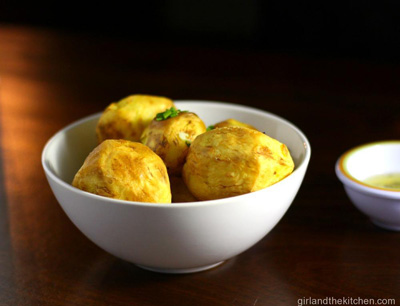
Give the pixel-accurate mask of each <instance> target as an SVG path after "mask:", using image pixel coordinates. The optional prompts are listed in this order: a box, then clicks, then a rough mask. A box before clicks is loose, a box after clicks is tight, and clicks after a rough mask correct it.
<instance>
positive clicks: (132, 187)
mask: <svg viewBox="0 0 400 306" xmlns="http://www.w3.org/2000/svg"><path fill="white" fill-rule="evenodd" d="M72 185H73V186H75V187H77V188H79V189H81V190H84V191H87V192H91V193H94V194H97V195H101V196H105V197H109V198H114V199H120V200H127V201H138V202H150V203H171V189H170V182H169V177H168V173H167V169H166V167H165V165H164V163H163V161H162V160H161V158H160V157H159V156H158V155H157V154H155V153H154V152H153V151H152V150H150V149H149V148H148V147H146V146H145V145H143V144H141V143H139V142H131V141H128V140H112V139H109V140H105V141H103V142H102V143H101V144H100V145H98V146H97V147H96V148H95V149H94V150H93V151H92V152H91V153H90V154H89V156H88V157H87V158H86V160H85V162H84V164H83V166H82V167H81V168H80V169H79V171H78V172H77V173H76V175H75V178H74V180H73V182H72Z"/></svg>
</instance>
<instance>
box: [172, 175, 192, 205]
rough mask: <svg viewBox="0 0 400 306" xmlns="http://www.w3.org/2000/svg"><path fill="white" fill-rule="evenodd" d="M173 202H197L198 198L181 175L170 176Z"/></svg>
mask: <svg viewBox="0 0 400 306" xmlns="http://www.w3.org/2000/svg"><path fill="white" fill-rule="evenodd" d="M169 181H170V183H171V193H172V203H181V202H196V201H197V199H196V198H195V197H194V196H193V195H192V194H191V193H190V191H189V189H188V188H187V187H186V184H185V182H184V181H183V179H182V177H180V176H170V177H169Z"/></svg>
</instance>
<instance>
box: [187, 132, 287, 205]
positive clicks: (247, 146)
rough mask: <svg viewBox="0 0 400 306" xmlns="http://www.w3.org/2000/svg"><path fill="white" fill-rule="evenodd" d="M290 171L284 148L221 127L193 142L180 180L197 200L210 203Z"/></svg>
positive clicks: (269, 140)
mask: <svg viewBox="0 0 400 306" xmlns="http://www.w3.org/2000/svg"><path fill="white" fill-rule="evenodd" d="M293 168H294V163H293V160H292V158H291V156H290V153H289V150H288V149H287V147H286V145H284V144H282V143H280V142H279V141H277V140H275V139H273V138H271V137H269V136H267V135H265V134H263V133H261V132H259V131H255V130H252V129H248V128H245V127H237V126H236V127H224V128H218V129H214V130H211V131H208V132H207V133H204V134H202V135H199V136H198V137H197V138H196V139H195V140H194V141H193V143H192V145H191V146H190V150H189V153H188V155H187V158H186V163H185V165H184V167H183V179H184V181H185V183H186V185H187V187H188V189H189V190H190V192H191V193H192V194H193V195H194V196H195V197H196V198H197V199H198V200H212V199H220V198H226V197H231V196H236V195H241V194H245V193H249V192H253V191H256V190H260V189H263V188H265V187H267V186H270V185H272V184H274V183H276V182H278V181H280V180H282V179H283V178H284V177H286V176H288V175H289V174H290V173H291V172H292V171H293Z"/></svg>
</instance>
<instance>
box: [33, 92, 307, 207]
mask: <svg viewBox="0 0 400 306" xmlns="http://www.w3.org/2000/svg"><path fill="white" fill-rule="evenodd" d="M174 103H177V104H183V103H190V104H201V105H203V106H204V104H209V105H210V106H211V105H218V106H221V105H223V106H226V107H229V108H234V109H237V110H245V111H247V112H248V111H250V112H254V113H260V112H261V113H263V114H264V115H268V116H270V117H272V118H274V119H277V120H278V121H281V122H282V123H284V124H286V125H288V126H289V127H290V128H291V129H293V130H294V131H295V132H296V133H297V134H298V135H299V136H300V138H301V139H302V141H303V144H304V147H305V156H304V158H303V160H302V161H301V163H300V165H298V166H296V167H295V169H294V170H293V172H292V173H291V174H290V175H289V176H287V177H286V178H284V179H283V180H281V181H279V182H277V183H275V184H274V185H271V186H268V188H264V189H261V190H258V191H255V192H251V193H247V194H242V195H237V196H233V197H228V198H222V199H216V200H205V201H196V202H179V203H148V202H135V201H127V200H120V199H113V198H108V197H104V196H100V195H97V194H92V193H90V192H85V191H83V190H80V189H78V188H76V187H74V186H72V185H71V184H69V183H67V182H65V181H64V180H62V179H61V178H59V177H58V176H57V175H56V174H55V173H54V172H53V171H52V170H51V169H50V168H49V166H48V164H47V163H46V156H47V152H48V150H49V147H50V146H51V144H52V143H53V142H54V141H55V140H56V139H57V138H58V137H59V136H60V135H61V134H63V133H65V132H66V131H68V130H71V129H73V128H75V127H76V126H78V125H80V124H82V123H84V122H87V121H89V120H92V119H94V118H96V117H98V116H100V115H101V114H102V112H97V113H94V114H91V115H88V116H85V117H83V118H80V119H78V120H75V121H73V122H72V123H70V124H68V125H66V126H65V127H63V128H61V129H60V130H58V131H57V132H56V133H55V134H53V136H51V137H50V138H49V139H48V141H47V142H46V144H45V145H44V147H43V150H42V155H41V163H42V167H43V169H44V172H45V174H46V175H48V176H49V177H50V178H51V179H52V180H53V181H55V182H57V183H58V184H59V185H61V186H63V187H64V188H66V189H68V190H69V191H71V192H73V193H76V194H79V195H81V196H87V197H90V198H93V199H101V200H102V201H106V202H112V203H118V204H123V205H135V206H144V207H165V208H166V207H181V208H183V207H196V206H205V205H206V206H209V205H216V204H220V203H226V202H229V201H230V200H231V199H239V198H240V199H243V200H245V199H246V198H249V197H253V196H254V194H259V193H261V192H265V191H266V190H271V189H275V188H277V186H280V185H281V183H282V182H284V181H287V180H290V178H291V177H294V175H297V173H299V172H300V169H303V168H305V169H304V172H306V170H307V167H308V164H309V161H310V158H311V145H310V142H309V140H308V139H307V137H306V136H305V134H304V133H303V132H302V131H301V130H300V129H299V128H298V127H297V126H296V125H294V124H293V123H291V122H290V121H288V120H286V119H284V118H283V117H280V116H278V115H275V114H273V113H271V112H268V111H265V110H262V109H258V108H255V107H251V106H245V105H241V104H234V103H229V102H219V101H210V100H174ZM177 106H179V105H177ZM149 204H151V205H149Z"/></svg>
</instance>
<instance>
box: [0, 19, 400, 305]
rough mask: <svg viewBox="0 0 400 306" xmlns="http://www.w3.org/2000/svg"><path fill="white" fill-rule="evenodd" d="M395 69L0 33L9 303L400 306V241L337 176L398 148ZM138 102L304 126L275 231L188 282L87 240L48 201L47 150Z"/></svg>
mask: <svg viewBox="0 0 400 306" xmlns="http://www.w3.org/2000/svg"><path fill="white" fill-rule="evenodd" d="M399 72H400V67H399V65H395V64H382V63H380V64H379V63H373V62H362V61H354V60H353V61H350V60H344V59H328V58H305V57H294V56H290V55H285V54H269V53H266V52H262V51H256V50H246V49H241V50H235V49H218V48H211V47H208V48H206V47H202V46H195V45H191V46H190V45H185V44H184V43H182V44H179V45H172V44H166V43H157V42H153V43H149V42H147V43H141V42H137V41H128V40H122V39H117V38H112V37H109V38H104V37H91V36H89V35H80V34H76V33H75V34H74V33H68V32H55V31H54V32H51V31H48V30H43V29H32V28H19V27H6V26H3V27H0V82H1V83H0V94H1V96H0V98H1V100H0V120H1V121H0V132H1V134H0V135H1V138H0V140H1V146H0V159H1V163H0V235H1V237H0V304H1V305H190V304H192V305H296V304H297V300H298V299H299V298H303V297H306V298H307V297H313V298H324V297H337V298H339V297H361V298H395V299H397V300H396V301H397V303H399V302H400V272H399V271H400V261H399V258H400V239H399V238H400V236H399V234H398V233H395V232H389V231H385V230H382V229H379V228H377V227H375V226H374V225H372V224H371V222H370V221H369V220H368V219H367V217H365V216H364V215H362V214H361V213H359V212H358V211H357V210H356V209H355V208H354V207H353V206H352V205H351V203H350V201H349V200H348V198H347V197H346V195H345V193H344V191H343V188H342V186H341V184H340V183H339V181H338V180H337V179H336V176H335V173H334V165H335V162H336V159H337V158H338V157H339V155H340V154H341V153H342V152H343V151H345V150H347V149H349V148H350V147H353V146H355V145H358V144H362V143H365V142H370V141H376V140H383V139H400V103H399V99H400V84H399V83H400V79H399V77H398V76H399ZM132 93H149V94H157V95H165V96H168V97H170V98H173V99H176V100H177V99H203V100H214V101H227V102H233V103H238V104H244V105H249V106H254V107H258V108H261V109H264V110H267V111H270V112H273V113H276V114H278V115H280V116H282V117H284V118H286V119H288V120H290V121H292V122H293V123H294V124H296V125H297V126H298V127H300V128H301V129H302V130H303V131H304V133H305V134H306V135H307V136H308V138H309V140H310V142H311V145H312V157H311V163H310V167H309V170H308V172H307V175H306V178H305V181H304V183H303V186H302V188H301V189H300V192H299V194H298V195H297V197H296V199H295V201H294V203H293V205H292V206H291V208H290V209H289V211H288V213H287V214H286V215H285V217H284V218H283V219H282V221H281V222H280V223H279V224H278V225H277V226H276V228H275V229H274V230H273V231H272V232H271V233H270V234H269V235H267V236H266V237H265V238H264V239H263V240H262V241H260V242H259V243H258V244H257V245H255V246H254V247H253V248H251V249H250V250H248V251H246V252H244V253H243V254H240V255H239V256H237V257H236V258H233V259H231V260H229V261H227V262H226V263H225V264H223V265H222V266H220V267H218V268H216V269H213V270H210V271H206V272H201V273H195V274H190V275H163V274H157V273H152V272H148V271H144V270H142V269H140V268H137V267H136V266H134V265H132V264H130V263H127V262H124V261H122V260H119V259H117V258H115V257H113V256H111V255H109V254H107V253H106V252H104V251H103V250H101V249H99V248H98V247H97V246H95V245H94V244H93V243H91V242H90V241H89V240H88V239H87V238H86V237H84V236H83V235H82V234H81V233H80V232H79V231H78V230H77V229H76V228H75V226H74V225H73V224H72V223H71V222H70V221H69V219H68V218H67V217H66V215H65V214H64V212H63V211H62V209H61V208H60V206H59V205H58V203H57V201H56V199H55V198H54V196H53V195H52V193H51V190H50V188H49V186H48V184H47V182H46V179H45V176H44V173H43V170H42V168H41V164H40V155H41V150H42V148H43V146H44V144H45V143H46V141H47V140H48V139H49V138H50V137H51V135H53V134H54V133H55V132H56V131H57V130H59V129H61V128H62V127H63V126H65V125H66V124H68V123H70V122H72V121H74V120H76V119H78V118H81V117H83V116H86V115H89V114H92V113H94V112H98V111H101V110H102V109H104V108H105V107H106V106H107V105H108V104H109V103H110V102H112V101H115V100H118V99H120V98H122V97H124V96H127V95H129V94H132ZM249 226H250V225H249Z"/></svg>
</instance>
